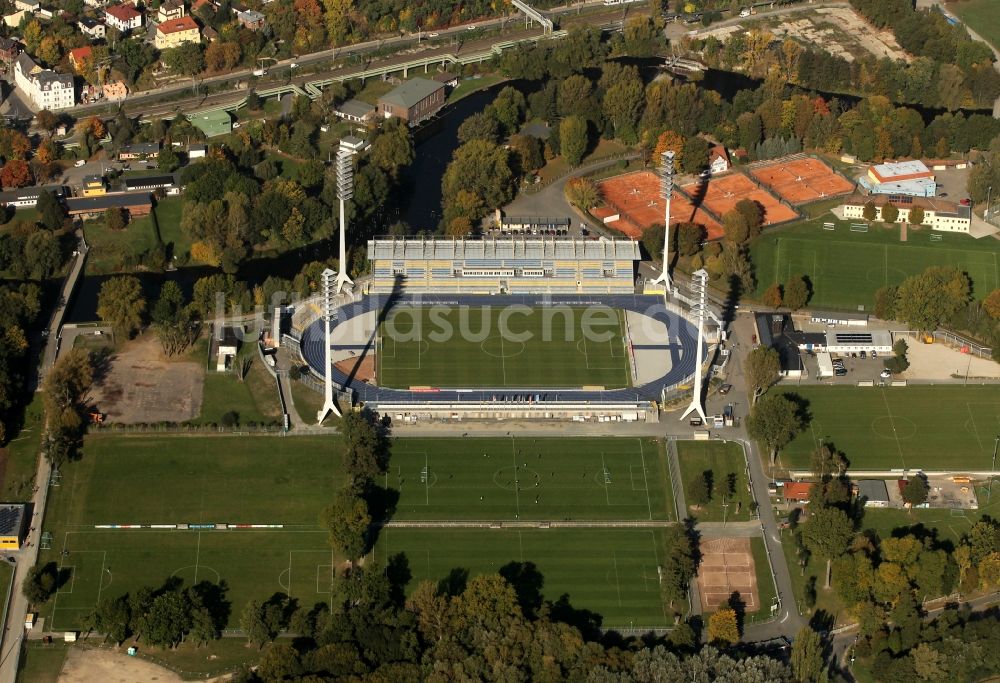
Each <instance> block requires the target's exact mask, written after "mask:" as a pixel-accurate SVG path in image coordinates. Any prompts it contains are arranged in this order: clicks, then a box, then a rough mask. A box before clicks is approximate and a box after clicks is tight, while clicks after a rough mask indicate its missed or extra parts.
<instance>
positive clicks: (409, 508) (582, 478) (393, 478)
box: [385, 438, 673, 521]
mask: <svg viewBox="0 0 1000 683" xmlns="http://www.w3.org/2000/svg"><path fill="white" fill-rule="evenodd" d="M385 481H386V488H390V489H395V490H398V491H399V492H400V498H399V502H398V505H397V506H396V512H395V515H394V516H393V518H394V519H400V520H440V519H475V520H491V521H493V520H511V521H512V520H514V519H531V520H546V519H548V520H552V519H559V520H562V519H616V520H633V519H635V520H642V519H672V518H673V515H672V514H671V510H672V509H673V500H672V497H671V494H670V483H669V481H668V479H667V475H666V464H665V459H664V455H663V449H662V448H661V447H660V444H658V443H657V442H656V441H653V440H652V439H572V438H565V439H517V438H506V439H475V440H470V439H427V440H416V439H401V440H398V441H396V443H395V444H394V445H393V449H392V462H391V463H390V468H389V473H388V474H387V475H386V478H385Z"/></svg>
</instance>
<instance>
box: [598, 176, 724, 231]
mask: <svg viewBox="0 0 1000 683" xmlns="http://www.w3.org/2000/svg"><path fill="white" fill-rule="evenodd" d="M598 186H599V187H600V190H601V195H602V196H603V197H604V206H602V207H600V208H599V209H597V210H595V211H594V212H593V214H594V216H596V217H597V218H600V219H601V220H603V219H605V218H607V217H608V216H612V215H614V214H616V213H617V214H618V215H619V216H621V218H619V219H618V220H617V221H612V222H611V223H608V224H607V225H608V227H610V228H614V229H615V230H618V231H619V232H622V233H624V234H626V235H628V236H629V237H632V238H636V239H638V238H639V237H641V236H642V231H643V230H645V229H646V228H648V227H649V226H650V225H652V224H653V223H662V222H663V212H664V206H663V200H662V199H661V198H660V180H659V178H658V177H657V176H656V174H655V173H652V172H651V171H637V172H635V173H626V174H625V175H620V176H615V177H614V178H608V179H607V180H602V181H601V182H600V183H598ZM678 223H700V224H702V225H704V226H705V229H706V230H707V231H708V239H715V238H717V237H721V236H722V226H721V225H719V223H717V222H716V221H715V220H713V219H712V218H711V217H710V216H709V215H708V214H707V213H705V212H704V211H701V210H696V209H695V207H694V206H692V205H691V203H690V202H689V201H688V200H687V198H686V197H684V196H683V195H681V194H679V193H677V192H674V195H673V197H672V198H671V201H670V225H677V224H678Z"/></svg>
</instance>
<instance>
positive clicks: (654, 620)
mask: <svg viewBox="0 0 1000 683" xmlns="http://www.w3.org/2000/svg"><path fill="white" fill-rule="evenodd" d="M375 553H376V554H377V556H378V559H380V560H382V561H384V562H388V560H389V558H391V557H392V556H394V555H396V554H397V553H404V554H405V555H406V561H407V564H408V567H409V570H410V572H411V573H412V576H413V578H412V580H411V582H410V587H411V588H412V587H415V586H416V584H417V583H418V582H420V581H423V580H430V581H433V582H434V583H438V582H445V581H447V580H448V579H451V580H453V581H454V580H456V577H457V580H458V581H461V580H463V578H464V577H465V576H475V575H476V574H483V573H490V572H498V571H501V570H502V568H503V567H504V566H506V565H511V563H520V562H524V563H531V564H533V565H534V568H535V569H537V571H538V573H539V574H540V575H541V585H540V586H538V587H539V588H540V589H541V593H542V594H543V595H544V596H545V597H546V598H547V599H549V600H552V601H553V602H558V601H559V599H560V596H563V595H565V596H566V598H567V600H568V602H569V604H571V605H572V606H573V607H574V608H575V609H587V610H590V611H592V612H596V613H598V614H600V615H601V616H602V617H603V625H604V626H605V627H612V628H614V627H619V628H625V627H629V626H633V627H635V628H663V627H665V626H669V625H671V624H672V621H673V620H672V618H671V619H670V620H669V621H668V617H667V614H666V612H665V610H664V605H663V600H662V599H661V596H660V585H659V573H658V569H657V568H658V567H659V566H660V561H661V558H662V556H663V549H662V540H661V530H659V529H525V530H517V529H486V530H481V529H383V530H382V532H381V534H380V535H379V542H378V545H377V547H376V549H375ZM512 568H513V565H512ZM518 573H519V574H521V575H523V571H519V572H518Z"/></svg>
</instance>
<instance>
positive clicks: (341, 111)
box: [333, 99, 375, 123]
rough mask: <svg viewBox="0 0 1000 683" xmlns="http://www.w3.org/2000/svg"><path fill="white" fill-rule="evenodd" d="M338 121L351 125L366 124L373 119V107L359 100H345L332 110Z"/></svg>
mask: <svg viewBox="0 0 1000 683" xmlns="http://www.w3.org/2000/svg"><path fill="white" fill-rule="evenodd" d="M333 113H334V115H336V117H337V118H338V119H344V120H345V121H351V122H352V123H368V122H369V121H371V120H372V119H374V118H375V106H374V105H371V104H368V103H367V102H362V101H361V100H354V99H351V100H347V101H346V102H344V103H342V104H341V105H340V106H339V107H337V108H336V109H334V110H333Z"/></svg>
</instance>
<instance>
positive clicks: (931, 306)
mask: <svg viewBox="0 0 1000 683" xmlns="http://www.w3.org/2000/svg"><path fill="white" fill-rule="evenodd" d="M971 289H972V284H971V282H970V281H969V276H968V275H966V274H965V273H964V272H962V271H960V270H958V269H957V268H954V267H951V266H931V267H930V268H928V269H927V270H925V271H924V272H923V273H920V274H919V275H913V276H911V277H908V278H906V280H904V281H903V284H901V285H900V286H899V293H898V296H897V297H896V318H897V319H898V320H902V321H904V322H906V323H907V324H909V325H911V326H912V327H913V328H915V329H918V330H922V331H928V332H929V331H933V330H935V329H937V328H938V326H939V325H940V324H941V323H942V322H944V321H945V320H947V319H948V318H950V317H951V316H952V315H954V314H955V313H956V312H957V311H958V310H959V309H961V308H962V307H963V306H965V305H966V303H968V300H969V292H970V291H971Z"/></svg>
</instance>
